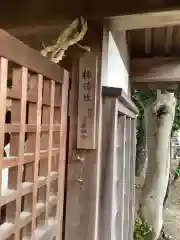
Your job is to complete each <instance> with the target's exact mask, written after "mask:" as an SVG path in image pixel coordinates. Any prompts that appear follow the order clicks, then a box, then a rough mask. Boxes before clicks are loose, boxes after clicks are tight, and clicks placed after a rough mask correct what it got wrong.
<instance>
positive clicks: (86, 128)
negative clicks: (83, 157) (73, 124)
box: [77, 53, 97, 149]
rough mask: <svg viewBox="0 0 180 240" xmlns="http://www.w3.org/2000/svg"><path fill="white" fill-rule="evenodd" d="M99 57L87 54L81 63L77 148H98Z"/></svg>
mask: <svg viewBox="0 0 180 240" xmlns="http://www.w3.org/2000/svg"><path fill="white" fill-rule="evenodd" d="M96 93H97V56H95V55H94V54H93V53H87V54H85V55H84V56H83V57H82V58H81V59H80V61H79V96H78V126H77V128H78V129H77V148H78V149H95V148H96Z"/></svg>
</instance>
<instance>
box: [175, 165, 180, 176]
mask: <svg viewBox="0 0 180 240" xmlns="http://www.w3.org/2000/svg"><path fill="white" fill-rule="evenodd" d="M175 175H176V176H177V177H180V168H179V167H177V168H176V171H175Z"/></svg>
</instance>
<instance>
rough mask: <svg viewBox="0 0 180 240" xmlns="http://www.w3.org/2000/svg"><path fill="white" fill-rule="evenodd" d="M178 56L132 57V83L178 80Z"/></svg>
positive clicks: (179, 70) (179, 67) (179, 62)
mask: <svg viewBox="0 0 180 240" xmlns="http://www.w3.org/2000/svg"><path fill="white" fill-rule="evenodd" d="M179 73H180V58H171V57H154V58H140V59H133V60H132V62H131V73H130V78H131V82H132V83H155V82H171V83H172V82H180V74H179Z"/></svg>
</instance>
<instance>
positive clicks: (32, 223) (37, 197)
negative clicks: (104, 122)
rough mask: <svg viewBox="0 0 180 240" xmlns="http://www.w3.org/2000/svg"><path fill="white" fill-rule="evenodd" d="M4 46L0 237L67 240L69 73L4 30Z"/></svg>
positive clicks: (0, 51)
mask: <svg viewBox="0 0 180 240" xmlns="http://www.w3.org/2000/svg"><path fill="white" fill-rule="evenodd" d="M0 43H1V44H0V100H1V105H0V106H1V107H0V124H1V133H0V137H1V141H0V154H1V161H0V186H1V187H2V185H3V184H4V179H3V178H2V173H3V170H4V169H6V170H7V171H8V187H7V189H4V191H1V195H0V207H1V208H3V209H5V212H4V216H3V218H2V216H1V222H0V239H2V240H3V239H11V240H13V239H14V240H20V239H25V238H26V239H36V240H40V239H52V238H53V239H54V238H55V239H57V240H61V239H62V224H63V206H64V175H65V168H66V137H67V107H68V89H69V74H68V72H67V71H65V70H64V69H62V68H60V67H59V66H57V65H56V64H53V63H52V62H50V61H49V60H48V59H46V58H45V57H42V56H41V55H40V53H38V52H36V51H34V50H32V49H31V48H29V47H28V46H26V45H25V44H23V43H21V42H20V41H19V40H17V39H15V38H13V37H11V36H10V35H8V34H7V33H6V32H4V31H2V30H0ZM8 73H10V74H8ZM9 81H10V82H12V84H11V85H10V86H9V84H8V83H9ZM7 102H8V108H10V110H9V111H10V113H11V114H10V115H11V119H9V122H10V123H6V122H5V115H6V111H7ZM6 134H9V139H10V140H9V149H10V150H9V153H8V155H7V156H6V157H3V156H4V139H5V136H6ZM3 176H4V175H3ZM1 213H2V212H1Z"/></svg>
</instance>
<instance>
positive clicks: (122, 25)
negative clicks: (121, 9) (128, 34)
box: [109, 10, 180, 30]
mask: <svg viewBox="0 0 180 240" xmlns="http://www.w3.org/2000/svg"><path fill="white" fill-rule="evenodd" d="M109 24H110V26H113V27H115V28H116V29H117V30H132V29H143V28H153V27H165V26H173V25H179V24H180V10H172V11H161V12H151V13H140V14H132V15H124V16H118V17H111V18H109Z"/></svg>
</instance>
